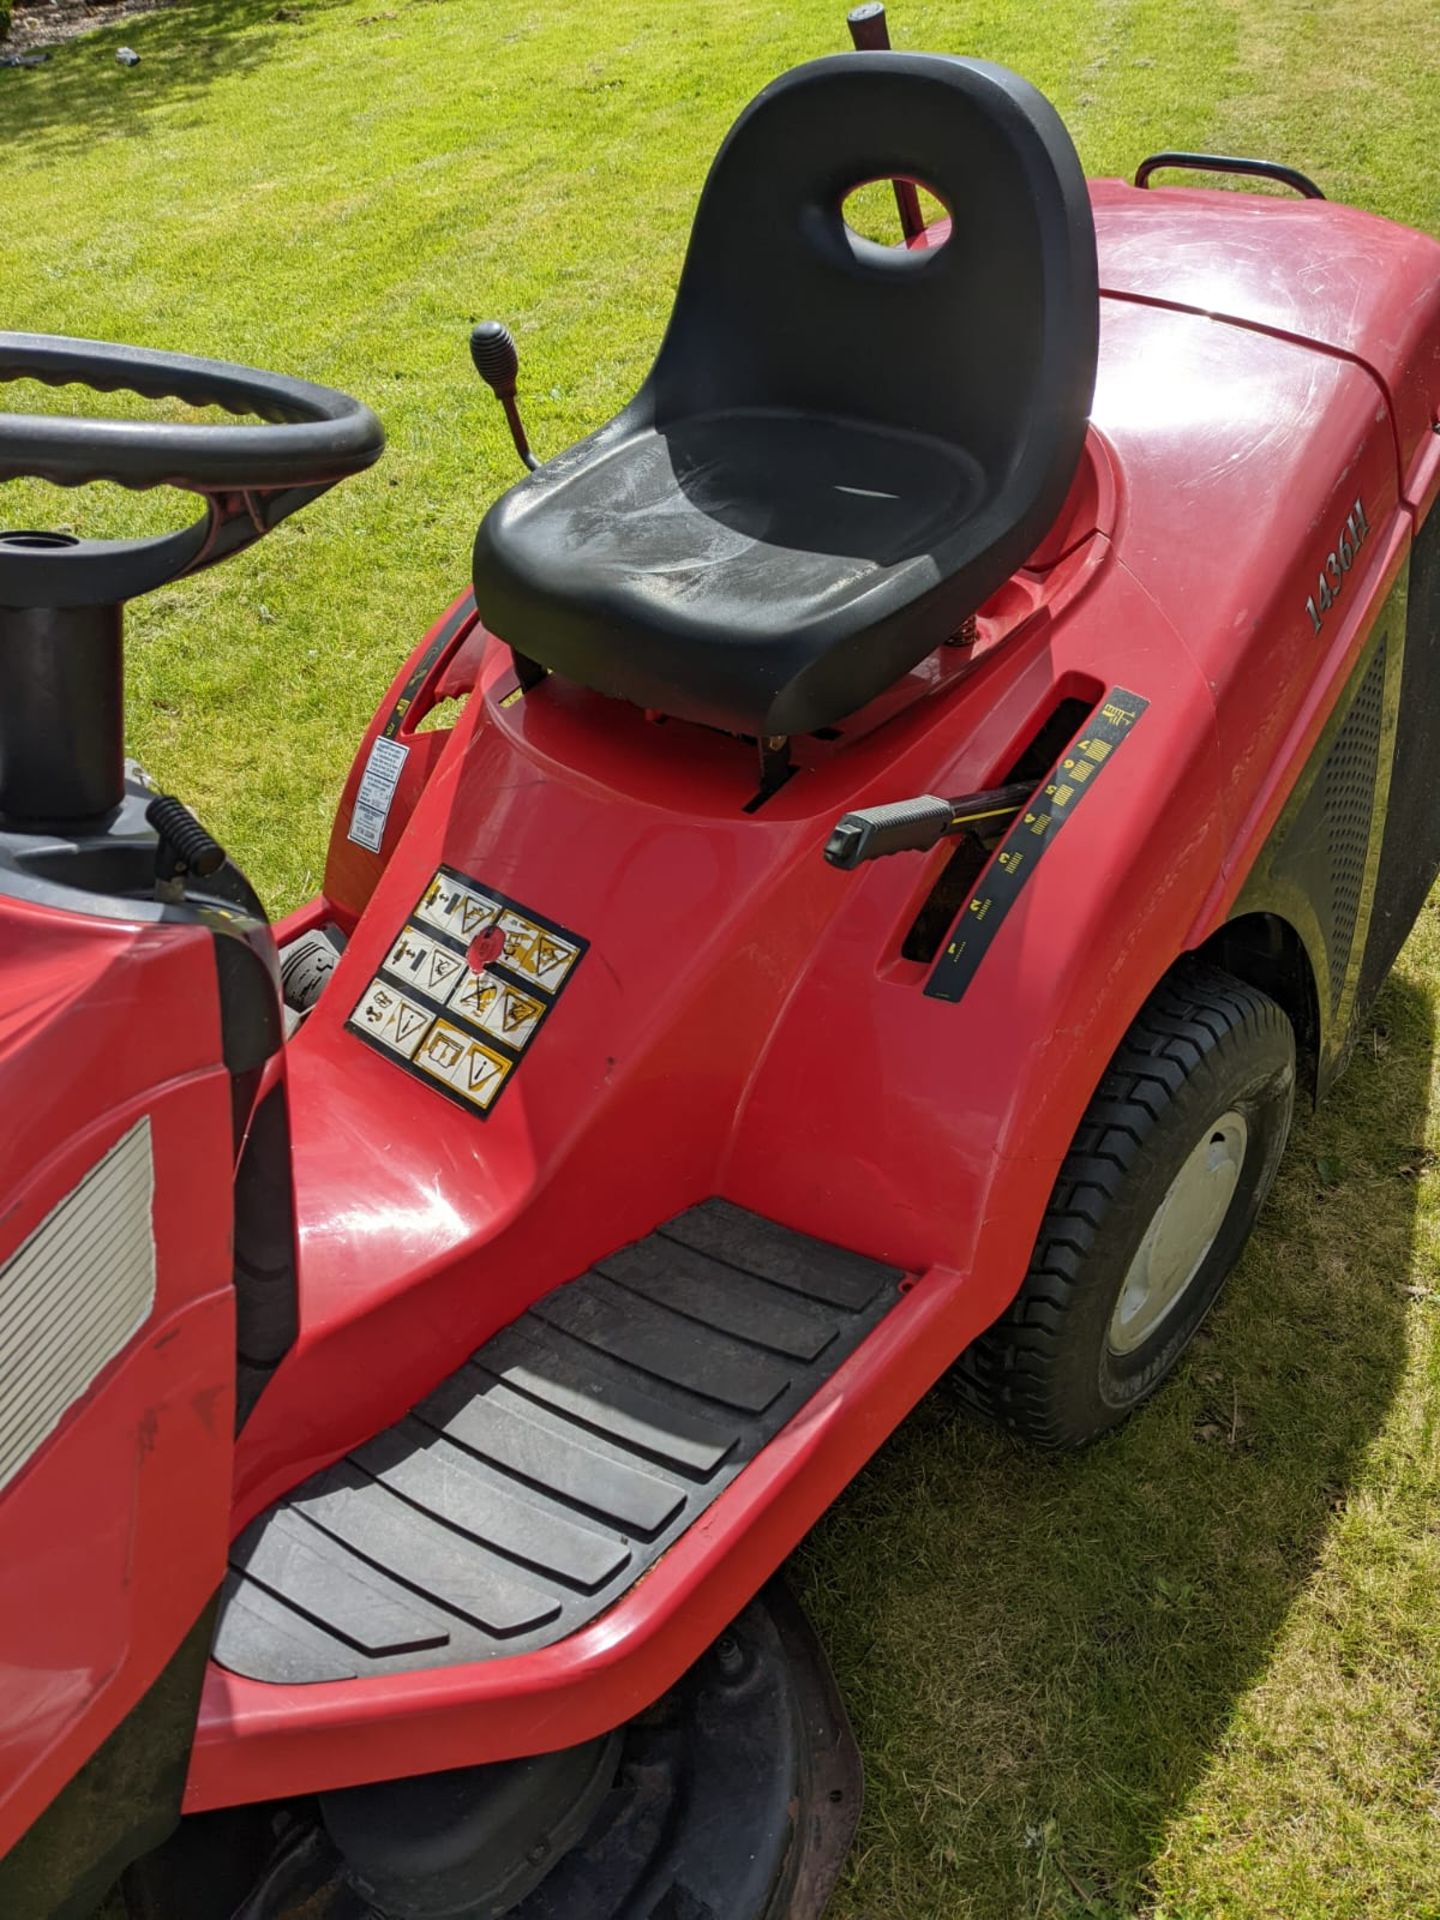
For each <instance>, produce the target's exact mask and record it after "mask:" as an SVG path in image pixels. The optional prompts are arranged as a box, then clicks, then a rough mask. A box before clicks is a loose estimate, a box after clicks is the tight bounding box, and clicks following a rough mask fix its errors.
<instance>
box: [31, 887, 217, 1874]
mask: <svg viewBox="0 0 1440 1920" xmlns="http://www.w3.org/2000/svg"><path fill="white" fill-rule="evenodd" d="M0 951H4V953H5V955H6V959H5V965H4V968H3V969H0V1165H3V1166H4V1168H5V1171H6V1203H5V1211H4V1214H3V1217H0V1264H3V1262H4V1261H6V1260H7V1259H8V1258H9V1257H10V1256H11V1254H13V1253H14V1252H15V1250H16V1249H17V1248H18V1247H20V1246H21V1245H22V1244H23V1243H24V1241H25V1240H26V1239H27V1238H28V1236H29V1235H30V1234H31V1233H32V1232H33V1231H34V1229H35V1228H36V1226H37V1225H38V1224H39V1223H40V1222H41V1221H42V1220H43V1219H44V1218H45V1216H46V1215H47V1214H48V1213H49V1212H50V1211H51V1209H52V1208H53V1207H54V1206H55V1205H56V1204H57V1202H59V1201H60V1200H61V1199H62V1198H63V1197H64V1196H65V1195H66V1194H68V1193H69V1192H71V1191H72V1189H73V1188H74V1187H75V1186H76V1185H77V1183H78V1182H79V1181H80V1179H81V1178H82V1177H83V1175H84V1174H85V1173H87V1172H88V1171H89V1169H90V1168H91V1167H93V1166H94V1164H95V1163H96V1161H97V1160H98V1159H100V1157H101V1156H102V1155H103V1154H104V1153H105V1152H107V1151H108V1150H109V1148H110V1147H112V1146H113V1145H114V1143H115V1142H116V1141H117V1140H118V1139H119V1138H120V1137H121V1136H122V1135H123V1134H124V1133H125V1132H126V1131H127V1130H128V1128H129V1127H130V1126H131V1125H132V1124H133V1123H134V1121H135V1120H136V1119H137V1118H138V1117H139V1116H140V1115H141V1114H147V1113H148V1115H149V1116H150V1125H151V1139H152V1145H153V1153H154V1168H155V1204H154V1211H153V1226H154V1235H155V1243H156V1294H155V1302H154V1307H153V1311H152V1312H151V1314H150V1317H149V1319H148V1321H147V1322H146V1324H145V1325H143V1326H142V1327H141V1328H140V1329H139V1331H138V1332H137V1333H136V1334H135V1336H134V1337H133V1339H131V1340H130V1342H129V1343H128V1345H127V1346H126V1347H125V1349H124V1350H123V1351H122V1352H119V1353H117V1354H116V1356H115V1357H114V1358H113V1360H112V1361H111V1362H110V1363H109V1364H108V1365H107V1366H106V1367H105V1369H104V1370H103V1372H101V1373H100V1374H99V1375H98V1376H97V1378H96V1379H95V1380H94V1382H93V1384H92V1385H91V1387H90V1389H89V1391H88V1392H87V1393H85V1394H84V1395H83V1397H82V1398H80V1399H79V1400H78V1401H77V1402H76V1404H74V1405H73V1406H72V1407H70V1409H69V1411H68V1412H67V1413H66V1414H65V1416H64V1417H63V1418H62V1420H61V1422H60V1424H59V1426H58V1427H57V1428H56V1429H55V1431H54V1432H53V1433H52V1434H51V1435H50V1436H49V1437H48V1439H45V1440H43V1441H42V1442H41V1444H40V1445H39V1446H38V1448H37V1449H36V1451H35V1452H34V1453H33V1454H32V1455H31V1457H30V1459H29V1460H28V1462H27V1463H26V1464H25V1465H24V1466H23V1467H22V1468H21V1469H20V1471H19V1473H18V1475H17V1476H16V1477H15V1478H14V1479H13V1480H12V1481H11V1482H10V1484H9V1485H8V1486H7V1487H6V1488H5V1489H4V1490H3V1491H0V1647H3V1658H4V1682H3V1685H0V1853H3V1852H4V1851H5V1849H6V1848H7V1847H8V1846H10V1845H11V1843H12V1842H13V1841H14V1840H15V1839H16V1838H17V1837H18V1835H19V1834H20V1833H21V1832H23V1831H24V1829H25V1828H26V1827H27V1826H28V1825H29V1824H30V1823H31V1821H32V1820H34V1819H35V1817H36V1816H37V1815H38V1814H39V1813H40V1812H41V1811H42V1810H43V1809H44V1807H45V1806H46V1805H47V1804H48V1803H49V1802H50V1801H51V1800H52V1799H53V1798H54V1796H55V1794H56V1793H57V1792H58V1791H59V1790H60V1789H61V1788H62V1787H63V1786H64V1785H65V1783H66V1781H67V1780H68V1779H69V1778H70V1777H71V1775H72V1774H74V1772H75V1771H76V1769H77V1768H78V1767H79V1766H80V1765H81V1764H82V1763H83V1762H84V1761H85V1760H86V1759H88V1757H89V1755H90V1754H91V1752H92V1751H93V1750H94V1749H95V1747H97V1746H98V1745H99V1743H100V1742H101V1741H102V1740H103V1739H104V1738H105V1736H106V1735H107V1734H108V1733H109V1732H110V1731H111V1729H112V1728H113V1727H115V1726H116V1725H117V1724H118V1722H119V1721H120V1720H121V1719H122V1717H123V1716H124V1715H125V1714H126V1713H128V1712H129V1711H130V1709H131V1708H132V1707H133V1706H134V1705H135V1704H136V1702H137V1700H138V1699H139V1698H140V1696H141V1695H142V1694H143V1693H144V1691H145V1690H146V1688H147V1687H148V1686H149V1685H150V1684H151V1682H152V1681H153V1680H154V1679H155V1678H156V1676H157V1675H158V1674H159V1673H160V1672H161V1670H162V1669H163V1668H164V1667H165V1665H166V1663H167V1662H168V1661H169V1659H170V1656H171V1655H172V1653H173V1652H174V1650H175V1647H176V1646H177V1644H178V1643H179V1642H180V1640H181V1639H182V1638H183V1637H184V1635H185V1634H186V1633H187V1632H188V1631H189V1629H190V1628H191V1627H192V1625H193V1624H194V1622H195V1620H196V1619H197V1617H198V1616H199V1614H200V1613H201V1611H202V1609H203V1608H204V1606H205V1604H206V1602H207V1600H208V1599H209V1597H210V1596H211V1595H212V1594H213V1593H214V1591H215V1589H216V1587H217V1586H218V1584H219V1581H220V1576H221V1574H222V1572H223V1569H224V1560H225V1545H226V1538H227V1508H228V1492H229V1484H230V1476H231V1463H232V1446H233V1443H232V1438H231V1436H232V1432H233V1428H234V1367H235V1359H234V1355H235V1311H234V1300H233V1294H232V1288H231V1266H230V1221H231V1215H230V1202H229V1190H230V1180H231V1170H232V1166H233V1160H234V1149H233V1141H232V1132H231V1110H230V1077H229V1075H228V1073H227V1072H226V1071H225V1069H224V1067H223V1066H222V1065H221V1064H220V1031H219V1023H218V1009H217V996H216V984H215V962H214V959H213V956H212V951H211V941H210V938H209V936H208V935H207V934H205V933H204V932H202V931H200V930H199V929H187V930H184V931H177V930H176V929H175V928H173V927H170V928H157V927H154V926H151V927H142V926H138V925H128V924H125V923H123V922H119V921H106V920H97V919H91V918H89V917H87V916H84V915H80V914H69V913H67V914H52V913H47V912H42V911H40V910H39V909H37V908H34V907H27V906H24V905H20V904H17V903H11V902H0ZM157 1008H163V1009H166V1010H167V1016H168V1017H166V1018H164V1019H157V1018H156V1017H155V1016H156V1009H157ZM10 1364H12V1365H13V1364H17V1361H16V1357H15V1356H14V1355H11V1356H10ZM34 1364H37V1365H43V1364H44V1356H43V1355H39V1356H35V1357H34Z"/></svg>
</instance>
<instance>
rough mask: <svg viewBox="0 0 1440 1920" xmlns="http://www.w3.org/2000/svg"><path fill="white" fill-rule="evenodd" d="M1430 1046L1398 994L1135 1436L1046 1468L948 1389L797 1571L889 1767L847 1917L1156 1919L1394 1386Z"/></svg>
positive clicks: (1389, 996)
mask: <svg viewBox="0 0 1440 1920" xmlns="http://www.w3.org/2000/svg"><path fill="white" fill-rule="evenodd" d="M1432 1038H1433V1036H1432V1020H1431V1012H1430V1007H1429V1003H1428V1001H1427V1000H1426V998H1425V996H1424V995H1423V994H1422V993H1421V992H1420V991H1419V990H1417V989H1416V988H1415V987H1413V986H1410V985H1408V984H1407V983H1406V982H1404V981H1403V980H1400V979H1395V980H1392V981H1391V982H1390V984H1389V985H1388V986H1387V987H1386V989H1385V991H1384V993H1383V994H1382V995H1381V997H1380V1000H1379V1003H1378V1005H1377V1008H1376V1011H1375V1014H1374V1016H1373V1017H1372V1020H1371V1021H1370V1022H1369V1023H1368V1025H1367V1028H1366V1029H1365V1034H1364V1038H1363V1039H1362V1043H1361V1047H1360V1050H1359V1053H1358V1055H1357V1058H1356V1060H1355V1062H1354V1064H1353V1065H1352V1067H1351V1069H1350V1071H1349V1073H1348V1074H1347V1076H1346V1077H1345V1079H1344V1080H1342V1082H1341V1083H1340V1085H1339V1087H1338V1088H1337V1089H1336V1090H1335V1092H1334V1094H1333V1095H1332V1096H1331V1099H1330V1100H1329V1101H1328V1102H1327V1104H1326V1106H1325V1107H1324V1108H1323V1109H1322V1110H1321V1111H1320V1112H1319V1113H1318V1114H1315V1113H1309V1114H1305V1113H1302V1114H1301V1115H1300V1116H1299V1117H1298V1119H1297V1125H1296V1128H1295V1131H1294V1133H1293V1134H1292V1138H1291V1145H1290V1150H1289V1152H1288V1154H1287V1156H1286V1161H1285V1165H1284V1167H1283V1168H1282V1172H1281V1176H1280V1179H1279V1181H1278V1182H1277V1186H1276V1190H1275V1193H1274V1194H1273V1195H1272V1198H1271V1200H1270V1201H1269V1203H1268V1205H1267V1207H1266V1210H1265V1213H1264V1215H1263V1216H1262V1219H1261V1221H1260V1224H1259V1226H1258V1228H1257V1231H1256V1233H1255V1236H1254V1238H1253V1239H1252V1241H1251V1244H1250V1247H1249V1248H1248V1249H1247V1252H1246V1255H1245V1257H1244V1259H1243V1261H1242V1263H1241V1266H1240V1268H1239V1269H1238V1271H1237V1273H1236V1275H1235V1277H1234V1280H1233V1281H1232V1284H1231V1287H1230V1288H1229V1289H1228V1291H1227V1294H1226V1295H1225V1297H1224V1298H1223V1300H1222V1304H1221V1306H1220V1307H1219V1309H1218V1310H1217V1312H1216V1313H1215V1315H1214V1316H1213V1317H1212V1319H1211V1321H1210V1323H1209V1325H1208V1326H1207V1327H1206V1328H1205V1329H1204V1330H1202V1333H1201V1335H1200V1337H1199V1338H1198V1339H1197V1341H1196V1343H1195V1345H1194V1347H1193V1348H1192V1349H1191V1352H1190V1354H1189V1356H1188V1357H1187V1360H1186V1362H1185V1363H1184V1365H1183V1366H1182V1369H1181V1371H1180V1373H1179V1375H1178V1376H1177V1378H1176V1380H1175V1381H1173V1382H1172V1383H1171V1384H1170V1385H1169V1386H1168V1387H1167V1388H1166V1389H1165V1390H1164V1392H1163V1393H1162V1394H1161V1395H1160V1396H1159V1397H1158V1398H1157V1399H1156V1400H1155V1401H1154V1402H1152V1403H1151V1405H1150V1406H1149V1407H1148V1408H1147V1409H1146V1410H1145V1411H1143V1412H1142V1413H1141V1414H1140V1415H1139V1416H1138V1417H1137V1418H1136V1419H1135V1420H1133V1421H1132V1422H1130V1423H1129V1425H1128V1426H1127V1427H1125V1428H1124V1429H1122V1430H1121V1431H1120V1432H1118V1433H1117V1434H1115V1435H1114V1436H1112V1437H1110V1438H1109V1439H1107V1440H1106V1441H1104V1442H1102V1443H1100V1444H1099V1445H1097V1446H1096V1447H1094V1448H1093V1449H1091V1450H1090V1451H1089V1452H1087V1453H1085V1454H1082V1455H1079V1456H1070V1457H1067V1458H1062V1459H1047V1458H1044V1457H1037V1456H1036V1455H1035V1454H1033V1453H1030V1452H1029V1451H1028V1450H1025V1449H1022V1448H1021V1447H1019V1446H1018V1445H1016V1444H1014V1443H1012V1442H1011V1441H1010V1440H1008V1439H1006V1438H1004V1437H1002V1436H998V1435H996V1434H993V1433H990V1432H987V1431H981V1430H979V1429H978V1428H976V1427H975V1426H973V1425H971V1424H969V1423H968V1422H967V1421H965V1420H964V1419H963V1418H962V1417H961V1415H960V1409H959V1402H958V1399H957V1398H956V1397H955V1395H954V1394H953V1391H952V1390H951V1389H950V1388H949V1387H948V1386H947V1385H946V1384H942V1385H941V1387H940V1388H938V1389H937V1390H936V1392H935V1393H933V1394H932V1395H931V1396H930V1397H929V1399H928V1400H927V1401H926V1402H925V1403H924V1404H923V1405H922V1406H921V1407H920V1408H919V1409H918V1410H917V1412H916V1414H915V1415H914V1416H912V1418H911V1420H910V1421H909V1422H908V1423H907V1424H906V1425H905V1427H903V1428H902V1429H901V1431H900V1433H899V1434H897V1435H896V1436H895V1438H894V1439H893V1440H892V1441H891V1442H890V1444H889V1445H888V1446H887V1447H886V1449H885V1450H884V1451H883V1452H882V1454H881V1455H880V1456H879V1457H878V1458H877V1459H876V1460H875V1461H874V1462H873V1463H872V1464H871V1466H870V1467H869V1469H867V1471H866V1472H865V1474H863V1475H862V1476H861V1478H860V1479H859V1480H858V1481H857V1482H856V1483H855V1485H854V1486H853V1487H852V1488H851V1489H850V1491H849V1492H848V1493H847V1495H846V1496H845V1497H844V1499H843V1500H842V1501H841V1502H840V1503H839V1505H838V1506H837V1507H836V1509H835V1510H834V1511H833V1513H832V1514H831V1515H830V1516H829V1517H828V1518H827V1519H826V1521H825V1522H824V1523H823V1524H822V1526H821V1527H820V1528H818V1529H817V1530H816V1532H815V1534H814V1535H812V1537H811V1539H810V1540H809V1541H808V1542H807V1543H806V1546H805V1547H804V1548H803V1549H802V1551H801V1553H800V1554H799V1555H798V1556H797V1558H796V1560H795V1561H794V1562H793V1563H792V1574H793V1578H794V1581H795V1585H796V1590H797V1591H798V1592H799V1593H800V1594H801V1596H802V1597H803V1598H804V1600H805V1601H806V1604H807V1605H808V1606H809V1608H810V1609H811V1612H812V1614H813V1617H814V1619H815V1622H816V1625H817V1627H818V1628H819V1630H820V1632H821V1634H822V1636H823V1638H824V1639H825V1641H826V1643H827V1645H828V1647H829V1649H830V1652H831V1656H832V1659H833V1660H834V1663H835V1667H836V1671H837V1673H838V1675H839V1679H840V1683H841V1687H842V1690H843V1691H844V1693H845V1695H846V1698H847V1700H848V1702H849V1704H850V1708H851V1713H852V1717H853V1720H854V1723H855V1728H856V1733H857V1736H858V1738H859V1741H860V1745H861V1748H862V1751H863V1752H864V1755H865V1762H866V1772H867V1796H868V1797H867V1807H866V1815H865V1820H864V1824H863V1825H862V1828H861V1832H860V1836H859V1841H858V1844H857V1850H856V1853H855V1855H854V1856H853V1860H852V1866H851V1870H850V1875H849V1879H848V1882H847V1884H846V1886H845V1887H844V1888H843V1889H842V1891H841V1894H840V1896H839V1897H838V1899H837V1902H836V1908H835V1920H881V1917H882V1916H883V1917H884V1920H889V1917H890V1916H894V1915H902V1914H903V1915H904V1916H905V1920H1001V1916H1003V1917H1004V1920H1012V1916H1016V1915H1021V1914H1024V1915H1026V1916H1035V1917H1036V1920H1040V1917H1042V1916H1043V1917H1044V1920H1052V1917H1053V1920H1058V1917H1059V1916H1066V1917H1067V1920H1069V1917H1070V1916H1074V1917H1075V1920H1079V1916H1082V1915H1083V1916H1094V1920H1119V1917H1120V1916H1122V1915H1124V1916H1128V1915H1131V1914H1133V1913H1135V1912H1136V1911H1138V1910H1148V1904H1149V1899H1150V1898H1152V1897H1153V1894H1152V1893H1151V1888H1150V1868H1151V1863H1152V1861H1153V1860H1154V1859H1155V1858H1156V1856H1157V1853H1158V1851H1159V1849H1160V1848H1161V1847H1162V1846H1163V1844H1164V1838H1165V1829H1166V1825H1167V1822H1168V1821H1169V1820H1170V1819H1171V1818H1172V1816H1174V1815H1175V1814H1177V1813H1178V1812H1179V1811H1180V1810H1181V1808H1182V1807H1183V1805H1184V1803H1185V1802H1186V1800H1187V1797H1188V1796H1189V1795H1190V1793H1191V1791H1192V1790H1193V1788H1194V1787H1195V1786H1196V1784H1197V1782H1198V1781H1199V1779H1200V1777H1201V1775H1202V1774H1203V1772H1204V1771H1205V1770H1206V1768H1207V1766H1208V1764H1209V1763H1210V1762H1211V1761H1212V1759H1213V1758H1214V1755H1215V1751H1216V1748H1217V1745H1218V1743H1219V1742H1220V1740H1221V1738H1222V1735H1223V1733H1224V1731H1225V1729H1226V1727H1227V1723H1228V1722H1229V1721H1230V1719H1231V1716H1232V1713H1233V1710H1234V1708H1235V1706H1236V1703H1237V1701H1238V1700H1239V1698H1240V1697H1241V1696H1242V1695H1243V1694H1244V1693H1245V1692H1247V1691H1248V1690H1249V1689H1250V1688H1251V1687H1252V1686H1253V1685H1254V1684H1255V1682H1256V1681H1257V1680H1259V1679H1260V1678H1261V1677H1262V1675H1263V1674H1264V1672H1265V1671H1266V1668H1267V1664H1268V1661H1269V1657H1270V1655H1271V1652H1272V1650H1273V1648H1274V1645H1275V1642H1276V1638H1277V1635H1278V1634H1279V1632H1280V1630H1281V1628H1282V1627H1283V1626H1284V1623H1285V1621H1286V1618H1287V1615H1288V1613H1289V1611H1290V1609H1291V1607H1292V1605H1293V1603H1294V1601H1295V1600H1296V1598H1297V1596H1298V1594H1299V1593H1300V1591H1301V1590H1302V1588H1303V1587H1304V1586H1305V1585H1306V1583H1307V1581H1308V1580H1309V1579H1310V1577H1311V1575H1312V1573H1313V1572H1314V1570H1315V1567H1316V1564H1317V1559H1318V1556H1319V1555H1320V1553H1321V1550H1322V1548H1323V1546H1324V1544H1325V1541H1326V1538H1327V1534H1328V1533H1329V1531H1330V1529H1331V1526H1332V1523H1333V1520H1334V1517H1335V1515H1336V1513H1337V1512H1338V1511H1340V1510H1341V1509H1342V1508H1343V1506H1344V1504H1345V1502H1346V1500H1347V1496H1348V1493H1349V1490H1350V1489H1351V1487H1352V1485H1353V1482H1354V1479H1355V1476H1356V1474H1357V1472H1358V1471H1359V1468H1360V1465H1361V1462H1362V1459H1363V1456H1364V1454H1365V1450H1366V1448H1367V1447H1368V1445H1369V1444H1370V1443H1371V1442H1372V1440H1373V1439H1374V1437H1375V1436H1376V1434H1377V1432H1378V1430H1379V1429H1380V1427H1381V1425H1382V1423H1383V1421H1384V1419H1385V1415H1386V1411H1387V1408H1388V1406H1389V1404H1390V1402H1391V1399H1392V1397H1393V1394H1394V1392H1395V1389H1396V1387H1397V1385H1398V1382H1399V1378H1400V1374H1401V1370H1402V1366H1403V1363H1404V1359H1405V1335H1404V1314H1405V1308H1406V1301H1405V1295H1404V1292H1403V1286H1404V1283H1405V1281H1406V1279H1407V1277H1408V1269H1409V1262H1410V1255H1411V1250H1412V1244H1413V1238H1414V1228H1415V1214H1416V1185H1415V1177H1414V1176H1415V1171H1416V1168H1417V1166H1418V1164H1419V1149H1418V1147H1417V1143H1419V1142H1422V1141H1423V1139H1424V1133H1425V1122H1426V1110H1427V1101H1428V1088H1429V1076H1430V1069H1431V1050H1432ZM1302 1706H1303V1703H1302Z"/></svg>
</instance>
